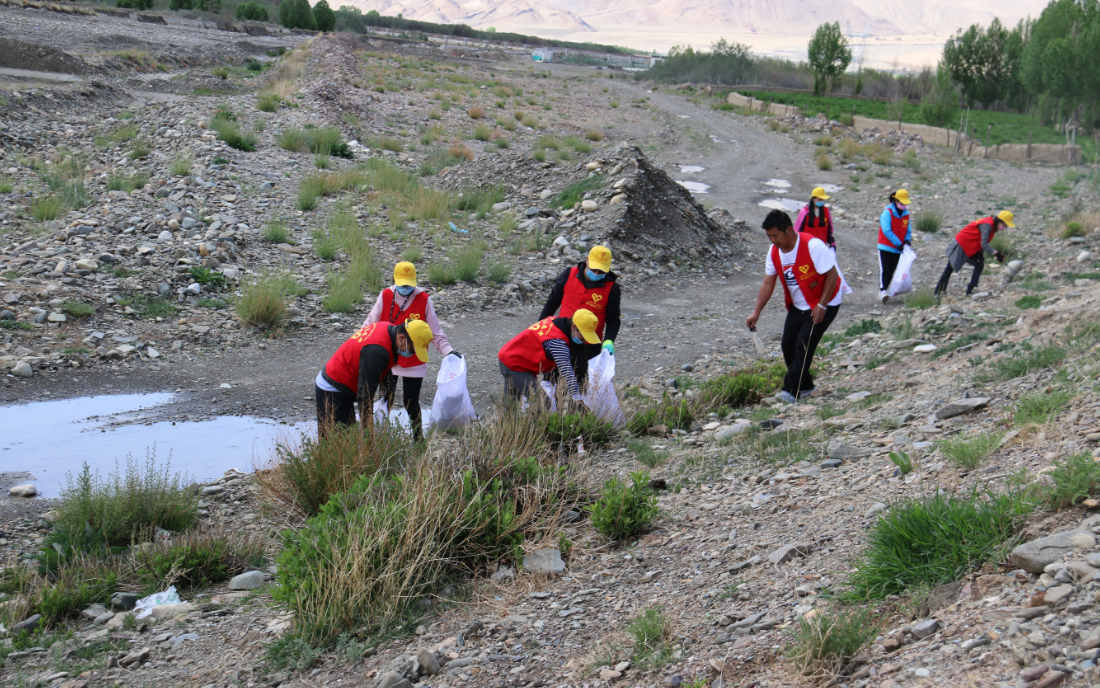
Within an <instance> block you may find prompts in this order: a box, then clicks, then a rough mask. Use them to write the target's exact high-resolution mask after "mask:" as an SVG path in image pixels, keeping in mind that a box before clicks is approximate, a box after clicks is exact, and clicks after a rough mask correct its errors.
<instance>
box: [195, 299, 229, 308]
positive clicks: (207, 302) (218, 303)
mask: <svg viewBox="0 0 1100 688" xmlns="http://www.w3.org/2000/svg"><path fill="white" fill-rule="evenodd" d="M195 305H196V306H198V307H199V308H215V309H216V308H225V307H226V306H228V305H229V304H227V303H226V302H225V301H222V300H221V299H199V300H198V301H196V302H195Z"/></svg>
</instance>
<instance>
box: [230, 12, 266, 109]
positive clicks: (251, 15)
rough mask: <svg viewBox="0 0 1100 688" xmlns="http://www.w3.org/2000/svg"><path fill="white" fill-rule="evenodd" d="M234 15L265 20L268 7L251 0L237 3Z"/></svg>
mask: <svg viewBox="0 0 1100 688" xmlns="http://www.w3.org/2000/svg"><path fill="white" fill-rule="evenodd" d="M233 16H234V18H235V19H236V20H237V21H258V22H265V21H267V20H268V15H267V8H265V7H263V6H262V5H259V4H257V3H255V2H251V1H250V2H246V3H243V4H240V5H237V9H236V10H235V11H234V13H233ZM261 109H263V108H261Z"/></svg>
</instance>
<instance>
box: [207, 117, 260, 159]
mask: <svg viewBox="0 0 1100 688" xmlns="http://www.w3.org/2000/svg"><path fill="white" fill-rule="evenodd" d="M211 126H212V127H213V129H214V131H216V132H217V134H218V140H220V141H224V142H225V144H226V145H227V146H229V147H230V148H235V149H237V150H239V151H245V152H249V151H254V150H256V142H257V139H256V135H255V134H253V133H252V132H250V131H246V132H241V128H240V125H238V124H237V123H236V122H235V121H231V120H228V119H221V118H215V119H214V120H213V121H212V122H211Z"/></svg>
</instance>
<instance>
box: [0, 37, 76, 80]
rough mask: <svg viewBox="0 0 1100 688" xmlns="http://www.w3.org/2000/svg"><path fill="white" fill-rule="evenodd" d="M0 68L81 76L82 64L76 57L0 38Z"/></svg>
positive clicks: (52, 49)
mask: <svg viewBox="0 0 1100 688" xmlns="http://www.w3.org/2000/svg"><path fill="white" fill-rule="evenodd" d="M0 67H6V68H8V69H29V70H33V71H36V72H61V73H63V74H83V73H84V63H83V62H82V61H81V60H80V59H79V58H76V57H73V56H72V55H69V54H68V53H63V52H61V51H60V50H56V49H54V48H51V47H49V46H45V45H34V44H32V43H24V42H22V41H17V40H15V39H13V38H0Z"/></svg>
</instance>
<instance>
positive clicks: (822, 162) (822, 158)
mask: <svg viewBox="0 0 1100 688" xmlns="http://www.w3.org/2000/svg"><path fill="white" fill-rule="evenodd" d="M816 162H817V169H819V170H824V171H826V172H827V171H829V170H831V169H833V161H832V160H829V156H828V154H826V153H820V154H818V156H817V160H816Z"/></svg>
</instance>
